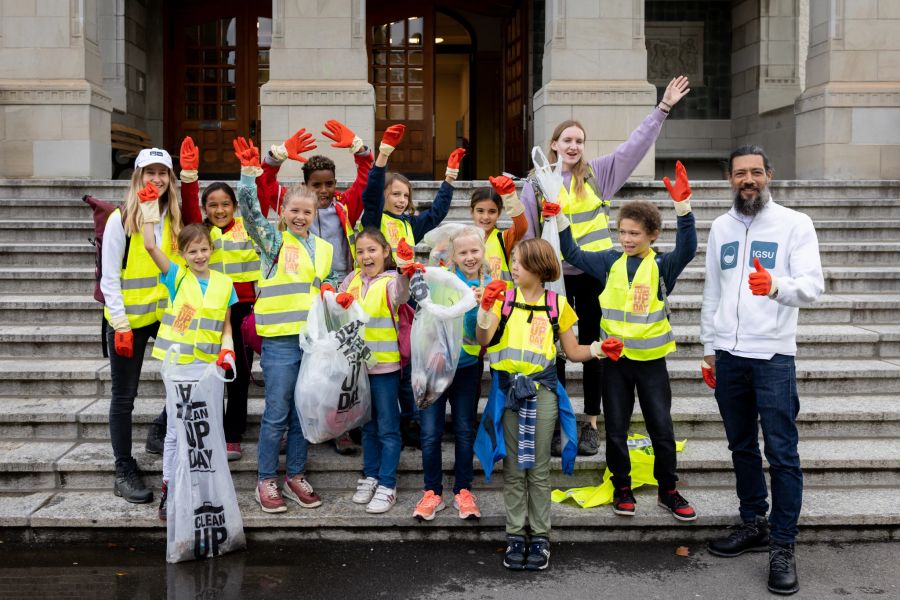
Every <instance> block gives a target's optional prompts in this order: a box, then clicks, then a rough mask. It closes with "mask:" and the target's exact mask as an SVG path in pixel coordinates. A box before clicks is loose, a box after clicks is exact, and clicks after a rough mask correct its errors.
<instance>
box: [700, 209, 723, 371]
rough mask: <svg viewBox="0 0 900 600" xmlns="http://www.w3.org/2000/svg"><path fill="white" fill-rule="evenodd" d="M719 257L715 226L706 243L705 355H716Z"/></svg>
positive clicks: (702, 332)
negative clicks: (714, 347) (714, 346)
mask: <svg viewBox="0 0 900 600" xmlns="http://www.w3.org/2000/svg"><path fill="white" fill-rule="evenodd" d="M719 275H720V273H719V256H718V253H717V252H716V239H715V224H713V227H712V228H711V229H710V231H709V238H708V239H707V241H706V276H705V281H704V284H703V305H702V307H701V309H700V343H701V344H703V355H704V356H708V355H710V354H714V350H713V342H714V341H715V339H716V311H717V310H718V308H719V301H720V299H721V297H722V288H721V285H722V282H721V280H720V278H719Z"/></svg>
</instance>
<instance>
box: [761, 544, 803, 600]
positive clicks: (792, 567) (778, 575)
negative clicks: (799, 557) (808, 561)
mask: <svg viewBox="0 0 900 600" xmlns="http://www.w3.org/2000/svg"><path fill="white" fill-rule="evenodd" d="M768 587H769V591H770V592H772V593H774V594H784V595H789V594H793V593H796V591H797V590H799V589H800V583H799V582H798V581H797V563H796V562H795V561H794V545H793V544H779V543H776V542H772V545H771V546H769V585H768Z"/></svg>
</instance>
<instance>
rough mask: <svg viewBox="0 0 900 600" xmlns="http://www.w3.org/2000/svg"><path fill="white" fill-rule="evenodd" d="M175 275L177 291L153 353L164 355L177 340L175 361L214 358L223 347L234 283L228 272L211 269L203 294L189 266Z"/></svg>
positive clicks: (198, 360)
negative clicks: (223, 336) (178, 351)
mask: <svg viewBox="0 0 900 600" xmlns="http://www.w3.org/2000/svg"><path fill="white" fill-rule="evenodd" d="M177 277H178V278H179V281H178V284H177V287H176V289H177V290H178V291H177V292H176V293H175V300H174V302H172V304H171V306H170V307H169V308H167V309H166V312H165V314H163V318H162V324H161V325H160V326H159V333H158V334H157V336H156V344H154V346H153V357H154V358H158V359H160V360H162V359H164V358H165V356H166V351H167V350H168V349H169V348H171V347H172V346H174V345H175V344H178V345H179V346H180V350H181V352H180V354H179V355H178V364H187V363H191V362H206V363H209V362H215V361H216V359H217V358H218V356H219V350H221V348H222V330H223V329H224V327H225V316H226V314H227V312H228V301H229V300H231V292H232V290H234V284H233V283H232V282H231V279H229V278H228V277H227V276H225V275H222V274H221V273H217V272H216V271H210V272H209V284H208V285H207V287H206V293H205V294H204V293H203V290H202V289H201V287H200V282H199V281H197V277H196V276H195V275H194V274H193V273H192V272H191V271H190V269H187V268H182V269H181V270H180V272H179V273H178V274H177Z"/></svg>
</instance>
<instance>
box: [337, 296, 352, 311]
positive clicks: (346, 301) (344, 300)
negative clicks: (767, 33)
mask: <svg viewBox="0 0 900 600" xmlns="http://www.w3.org/2000/svg"><path fill="white" fill-rule="evenodd" d="M335 300H336V301H337V303H338V304H340V305H341V306H342V307H343V308H344V310H347V309H348V308H350V305H351V304H353V294H348V293H347V292H341V293H340V294H338V295H337V298H335Z"/></svg>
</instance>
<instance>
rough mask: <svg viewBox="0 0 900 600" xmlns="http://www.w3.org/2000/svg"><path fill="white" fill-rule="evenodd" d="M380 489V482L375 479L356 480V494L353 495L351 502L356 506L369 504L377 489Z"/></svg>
mask: <svg viewBox="0 0 900 600" xmlns="http://www.w3.org/2000/svg"><path fill="white" fill-rule="evenodd" d="M377 487H378V480H377V479H375V478H374V477H366V478H365V479H357V480H356V493H355V494H353V498H351V500H352V501H353V503H354V504H368V503H369V502H371V501H372V496H374V495H375V488H377Z"/></svg>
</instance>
